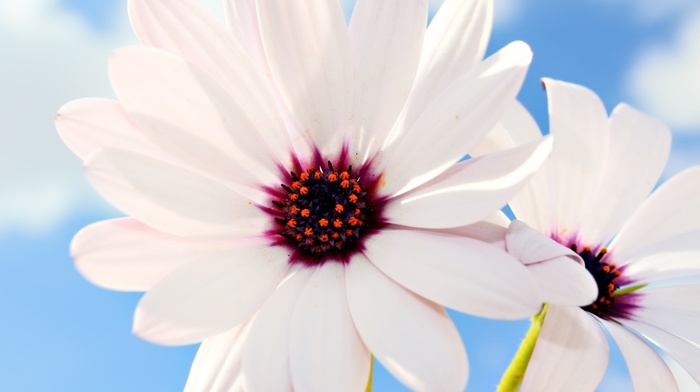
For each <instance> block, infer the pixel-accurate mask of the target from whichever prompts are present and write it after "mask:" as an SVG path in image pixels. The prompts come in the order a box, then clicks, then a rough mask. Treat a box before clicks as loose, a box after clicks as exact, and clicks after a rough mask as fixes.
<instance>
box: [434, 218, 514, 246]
mask: <svg viewBox="0 0 700 392" xmlns="http://www.w3.org/2000/svg"><path fill="white" fill-rule="evenodd" d="M500 214H502V213H501V212H500V211H499V214H494V215H492V216H491V217H489V219H492V220H495V219H494V218H493V217H496V216H500ZM503 216H504V219H506V222H498V223H493V222H492V221H489V220H483V221H481V222H477V223H472V224H471V225H467V226H460V227H452V228H449V229H441V230H438V232H441V233H447V234H453V235H457V236H463V237H469V238H473V239H475V240H479V241H482V242H486V243H489V244H491V245H493V246H495V247H497V248H498V249H502V250H506V241H505V239H506V227H504V226H503V223H505V225H506V226H507V225H508V223H510V221H509V220H508V218H506V217H505V215H503Z"/></svg>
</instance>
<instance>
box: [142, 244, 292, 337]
mask: <svg viewBox="0 0 700 392" xmlns="http://www.w3.org/2000/svg"><path fill="white" fill-rule="evenodd" d="M287 253H288V251H287V249H285V248H283V247H279V246H270V245H269V244H268V243H266V242H257V243H252V242H251V243H250V244H248V245H247V246H240V247H237V248H235V249H231V250H227V251H222V252H220V253H217V254H214V255H211V256H209V257H204V258H202V259H200V260H198V261H197V262H195V263H189V264H187V265H185V266H184V267H182V268H179V269H178V270H177V271H175V272H173V273H171V274H170V275H168V276H167V277H166V278H165V279H163V280H161V281H160V282H158V284H156V285H155V286H154V287H153V288H152V289H151V290H150V291H148V292H147V293H146V294H145V295H144V296H143V297H142V298H141V301H139V304H138V307H137V308H136V312H135V314H134V333H135V334H136V335H138V336H139V337H141V338H143V339H145V340H148V341H151V342H154V343H160V344H167V345H177V344H189V343H195V342H199V341H201V340H203V339H206V338H208V337H210V336H213V335H215V334H218V333H221V332H223V331H226V330H227V329H229V328H232V327H233V326H235V325H237V324H240V323H241V322H243V321H245V320H246V319H248V318H250V317H251V316H252V315H253V314H254V313H255V312H256V311H257V310H258V309H259V308H260V307H261V306H262V304H263V303H264V302H265V301H266V300H267V298H268V297H269V296H270V294H272V292H273V291H274V290H275V288H276V287H277V285H278V284H279V283H280V282H281V281H282V278H284V276H285V274H286V273H287V271H288V270H289V263H288V259H289V257H288V255H287Z"/></svg>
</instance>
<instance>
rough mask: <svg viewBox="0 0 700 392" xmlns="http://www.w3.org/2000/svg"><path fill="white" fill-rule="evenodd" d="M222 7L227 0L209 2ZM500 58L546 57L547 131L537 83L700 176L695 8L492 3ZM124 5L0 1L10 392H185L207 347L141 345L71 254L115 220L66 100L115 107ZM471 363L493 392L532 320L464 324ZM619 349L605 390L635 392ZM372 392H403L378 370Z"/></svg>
mask: <svg viewBox="0 0 700 392" xmlns="http://www.w3.org/2000/svg"><path fill="white" fill-rule="evenodd" d="M202 1H203V2H204V3H206V5H207V6H208V7H209V8H211V9H212V10H217V9H218V7H217V6H218V3H219V1H218V0H202ZM495 1H496V6H497V23H496V27H495V30H494V34H493V36H492V39H491V44H490V49H489V52H493V51H495V50H497V49H498V48H500V47H502V46H504V45H505V44H507V43H508V42H510V41H512V40H516V39H519V40H523V41H525V42H527V43H529V44H530V45H531V46H532V48H533V51H534V54H535V57H534V62H533V64H532V67H531V68H530V72H529V75H528V78H527V79H526V81H525V84H524V86H523V89H522V92H521V94H520V99H521V100H522V101H523V103H524V104H525V106H526V107H527V108H528V109H530V111H531V112H532V113H533V115H534V116H535V118H536V120H537V121H538V123H539V124H540V126H541V127H542V128H543V129H546V128H547V114H546V110H547V103H546V97H545V94H544V92H543V91H542V88H541V86H540V82H539V80H540V78H542V77H545V76H547V77H553V78H558V79H563V80H568V81H572V82H576V83H580V84H584V85H586V86H588V87H590V88H592V89H593V90H595V91H596V92H597V93H598V94H599V95H600V96H601V98H602V99H603V101H604V102H605V104H606V106H607V108H608V109H609V110H611V109H612V108H613V107H614V106H615V105H616V104H617V103H618V102H620V101H627V102H630V103H631V104H633V105H635V106H637V107H639V108H641V109H643V110H645V111H648V112H650V113H653V114H654V115H657V116H659V117H661V118H662V119H663V120H664V121H666V122H667V123H668V124H670V125H671V127H672V130H673V132H674V148H673V152H672V158H671V161H670V164H669V168H668V169H667V172H666V176H668V175H671V174H673V173H676V172H678V171H679V170H681V169H682V168H684V167H687V166H690V165H696V164H700V118H699V116H700V107H699V106H700V104H698V102H700V76H698V75H699V74H698V73H697V72H695V71H694V70H695V69H700V49H698V48H700V30H698V29H695V28H694V26H696V25H698V24H700V22H697V21H699V20H700V5H699V4H698V3H697V1H696V0H667V1H664V0H570V1H565V2H564V1H557V0H495ZM134 43H135V41H134V38H133V36H132V34H131V33H130V32H129V29H128V25H127V23H126V6H125V1H123V0H103V1H99V2H97V1H92V0H24V1H22V2H19V1H16V0H0V47H2V48H3V53H4V54H5V55H3V57H2V59H0V180H1V181H2V187H1V188H0V290H1V291H2V293H1V295H0V312H1V313H2V314H3V315H4V317H5V320H3V322H2V323H0V339H2V340H1V343H2V344H1V347H2V350H3V351H4V352H3V355H2V356H0V369H1V370H0V390H3V391H47V390H51V391H96V390H97V391H173V390H178V389H181V388H182V386H183V385H184V381H185V379H186V377H187V372H188V369H189V366H190V363H191V361H192V357H193V356H194V353H195V351H196V346H189V347H160V346H156V345H152V344H149V343H146V342H143V341H141V340H139V339H137V338H136V337H134V336H133V335H132V334H131V332H130V331H131V315H132V312H133V309H134V307H135V305H136V302H137V301H138V299H139V297H140V295H139V294H135V293H119V292H111V291H107V290H103V289H100V288H98V287H95V286H93V285H91V284H90V283H88V282H87V281H86V280H84V279H83V278H82V277H81V276H80V275H79V274H78V273H77V272H76V271H75V269H74V267H73V265H72V261H71V259H70V257H69V255H68V247H69V243H70V239H71V237H72V236H73V234H74V233H75V232H76V231H77V230H79V229H80V228H81V227H83V226H84V225H86V224H88V223H90V222H94V221H97V220H101V219H105V218H108V217H113V216H116V215H117V212H115V211H113V210H111V209H110V208H109V207H108V206H106V205H105V204H104V203H103V202H102V201H101V200H100V199H99V198H98V197H97V196H96V195H95V194H94V192H92V191H91V190H90V189H89V187H88V186H87V184H86V183H85V181H84V180H83V178H82V173H81V170H80V163H79V161H78V160H77V159H76V158H74V157H72V155H71V154H70V153H69V152H68V151H67V149H65V148H64V147H63V146H62V145H61V143H60V141H59V140H58V137H57V136H56V133H55V130H54V128H53V117H54V116H55V112H56V110H57V109H58V107H60V105H61V104H63V103H65V102H67V101H69V100H71V99H75V98H79V97H83V96H104V97H111V96H112V93H111V91H110V89H109V84H108V82H107V68H106V61H107V56H108V54H109V52H110V50H111V49H113V48H116V47H119V46H124V45H129V44H134ZM453 316H454V319H455V322H456V323H457V325H458V327H459V329H460V331H461V333H462V336H463V339H464V341H465V344H466V347H467V350H468V353H469V357H470V363H471V377H470V382H469V386H468V390H472V391H481V390H492V389H493V387H494V386H495V384H496V383H497V382H498V379H499V377H500V374H501V373H502V371H503V370H504V369H505V367H506V366H507V363H508V361H509V359H510V357H511V355H512V354H513V353H514V351H515V350H516V348H517V344H518V342H519V340H520V338H521V337H522V336H523V334H524V333H525V330H526V328H527V324H528V323H527V322H526V321H523V322H501V321H491V320H480V319H476V318H473V317H469V316H465V315H460V314H453ZM625 372H626V370H625V367H624V364H623V363H622V361H621V359H620V356H619V353H617V352H615V351H614V350H613V360H612V362H611V367H610V369H609V372H608V375H607V376H606V379H605V381H604V383H603V384H602V385H601V387H600V390H601V391H606V390H615V391H624V390H630V389H631V386H630V384H629V381H628V379H627V375H626V373H625ZM375 381H376V384H375V385H376V390H378V391H387V390H391V391H393V390H402V389H401V386H400V385H399V384H398V383H396V382H395V381H394V380H392V379H391V377H390V376H388V375H387V374H386V373H385V372H383V371H382V370H381V369H379V370H378V371H377V373H376V379H375Z"/></svg>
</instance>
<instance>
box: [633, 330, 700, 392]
mask: <svg viewBox="0 0 700 392" xmlns="http://www.w3.org/2000/svg"><path fill="white" fill-rule="evenodd" d="M625 324H626V325H627V326H629V327H630V328H632V329H634V330H636V331H638V332H640V333H641V334H642V335H644V336H645V337H646V338H647V339H649V340H650V341H652V343H654V344H656V345H657V346H659V347H661V349H663V350H664V351H665V352H666V353H667V354H668V355H670V356H671V357H672V358H673V359H674V360H675V361H676V362H678V364H680V365H681V366H682V367H683V369H685V371H687V372H688V374H689V375H690V376H691V377H692V378H693V379H694V380H695V382H697V383H699V384H700V348H699V347H698V346H697V345H694V344H692V343H690V342H688V341H686V340H684V339H682V338H679V337H678V336H675V335H673V334H670V333H668V332H666V331H664V330H662V329H659V328H656V327H653V326H651V325H649V324H647V323H644V322H636V321H633V320H627V321H625Z"/></svg>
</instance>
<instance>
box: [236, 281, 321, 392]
mask: <svg viewBox="0 0 700 392" xmlns="http://www.w3.org/2000/svg"><path fill="white" fill-rule="evenodd" d="M314 271H315V269H312V268H301V269H299V270H297V271H296V272H293V275H291V276H290V277H289V278H288V279H287V280H285V281H284V283H282V284H281V285H280V287H279V288H277V290H275V292H274V293H273V294H272V295H271V296H270V299H269V300H267V302H265V305H263V307H262V309H260V311H259V312H258V315H257V316H256V317H255V323H254V324H253V329H252V331H251V333H250V336H249V337H248V342H247V343H246V345H245V349H244V352H243V373H244V374H245V379H246V387H247V390H248V391H262V392H265V391H291V390H292V375H291V373H290V364H289V347H290V340H289V339H290V328H291V324H292V315H293V314H294V307H295V305H296V303H297V300H298V299H299V295H300V293H301V291H302V289H303V288H304V286H305V285H306V283H307V282H308V280H309V278H310V277H311V275H312V274H313V273H314Z"/></svg>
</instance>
